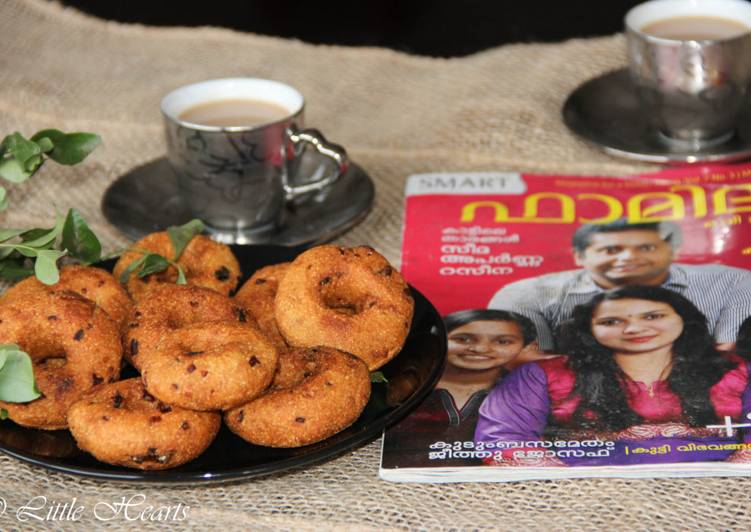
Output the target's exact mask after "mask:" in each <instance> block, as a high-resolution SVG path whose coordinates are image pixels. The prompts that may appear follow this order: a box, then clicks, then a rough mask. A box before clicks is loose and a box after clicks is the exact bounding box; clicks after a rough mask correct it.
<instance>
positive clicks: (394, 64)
mask: <svg viewBox="0 0 751 532" xmlns="http://www.w3.org/2000/svg"><path fill="white" fill-rule="evenodd" d="M623 46H624V43H623V38H622V36H620V35H617V36H613V37H608V38H599V39H587V40H572V41H568V42H565V43H561V44H554V45H547V44H546V45H535V44H531V45H512V46H504V47H500V48H496V49H492V50H488V51H485V52H482V53H479V54H476V55H473V56H470V57H466V58H461V59H448V60H447V59H430V58H418V57H409V56H406V55H403V54H399V53H396V52H392V51H388V50H381V49H368V48H344V47H333V46H313V45H307V44H303V43H300V42H296V41H290V40H282V39H276V38H269V37H260V36H256V35H248V34H241V33H236V32H231V31H227V30H221V29H213V28H201V29H182V28H174V29H163V28H159V29H156V28H145V27H140V26H125V25H119V24H114V23H110V22H104V21H100V20H96V19H93V18H89V17H86V16H84V15H82V14H80V13H78V12H76V11H72V10H67V9H63V8H62V7H60V6H59V5H57V4H54V3H48V2H45V1H42V0H29V1H25V2H24V1H21V0H2V2H0V73H1V74H2V76H1V77H0V134H5V133H7V132H11V131H14V130H18V131H21V132H23V133H25V134H27V135H28V134H31V133H33V132H34V131H36V130H37V129H41V128H45V127H56V128H59V129H64V130H71V131H72V130H84V131H95V132H98V133H100V134H101V135H102V137H103V139H104V144H103V146H102V147H100V148H99V149H98V150H97V151H96V152H95V154H94V155H93V156H92V157H91V158H90V160H87V161H86V162H85V163H84V164H83V165H80V166H77V167H74V168H68V167H60V166H57V165H54V164H52V163H51V164H49V165H47V166H46V167H45V168H44V169H43V170H42V172H41V173H40V174H38V175H37V176H35V177H34V178H33V180H32V181H30V182H27V183H25V184H23V185H19V186H11V187H9V188H11V192H10V201H11V208H10V210H9V211H8V212H7V213H3V214H2V215H0V220H1V222H0V223H2V226H3V227H14V226H20V227H31V226H39V225H48V224H50V222H51V221H52V219H53V213H54V211H53V208H52V207H51V206H52V205H55V206H56V207H57V209H59V210H61V211H63V210H65V209H67V208H68V207H69V206H75V207H76V208H78V209H79V210H80V211H81V212H82V213H83V214H84V216H85V217H86V219H87V220H89V222H90V223H91V225H92V226H93V227H94V229H95V231H96V232H97V234H99V235H101V237H102V238H103V240H104V243H105V246H106V248H107V251H112V250H114V249H117V248H119V247H122V246H124V245H126V244H127V242H128V241H127V239H126V238H125V237H124V236H123V235H122V234H120V233H119V232H118V231H117V229H115V228H113V227H112V226H110V225H108V224H107V222H106V221H105V220H104V218H103V217H102V215H101V213H100V210H99V203H100V200H101V197H102V193H103V191H104V190H105V189H106V187H107V186H108V185H109V184H110V183H111V182H112V181H114V180H115V179H116V178H117V177H118V176H119V175H121V174H123V173H124V172H126V171H128V170H129V169H131V168H133V167H134V166H137V165H139V164H142V163H144V162H146V161H149V160H151V159H154V158H156V157H158V156H160V155H162V154H163V151H164V141H163V138H162V126H161V117H160V114H159V111H158V104H159V100H160V98H161V96H162V95H163V94H164V93H166V92H167V91H169V90H171V89H173V88H175V87H178V86H180V85H182V84H185V83H188V82H193V81H198V80H202V79H207V78H214V77H228V76H254V77H268V78H273V79H278V80H280V81H283V82H286V83H289V84H291V85H294V86H296V87H297V88H299V89H300V90H301V91H302V92H303V93H304V94H305V96H306V100H307V111H306V113H307V114H306V119H307V123H308V125H310V126H314V127H317V128H320V129H321V130H323V131H324V132H325V133H326V135H327V137H329V138H330V139H331V140H333V141H335V142H338V143H341V144H343V145H344V146H345V147H346V148H347V150H348V151H349V153H350V155H351V157H352V159H353V160H354V161H356V162H357V163H358V164H360V165H362V166H363V167H364V168H365V169H366V170H367V171H368V173H369V174H370V175H371V177H372V178H373V179H374V181H375V182H376V187H377V197H376V204H375V208H374V210H373V212H372V213H371V214H370V215H369V217H368V218H367V219H366V220H365V222H364V223H362V224H361V225H360V226H358V227H357V228H356V229H354V230H353V231H351V232H349V233H348V234H347V235H345V236H344V237H342V238H341V239H340V240H339V241H340V242H342V243H345V244H360V243H368V244H370V245H373V246H374V247H376V248H377V249H379V250H381V251H382V252H384V253H385V254H386V255H387V256H388V258H389V259H391V260H392V261H398V259H399V247H400V235H401V216H402V200H403V189H404V182H405V178H406V176H407V175H409V174H412V173H416V172H426V171H450V170H520V171H525V172H555V173H568V174H591V175H608V174H613V175H615V174H619V175H621V174H628V173H632V172H636V171H643V170H649V169H652V167H647V166H639V165H634V164H631V163H628V162H623V161H620V160H617V159H613V158H611V157H609V156H606V155H604V154H601V153H600V152H598V151H597V150H595V149H593V148H591V147H589V146H587V145H586V144H584V143H582V142H580V141H579V140H577V139H575V138H574V137H573V136H572V135H570V134H569V133H568V131H567V130H566V128H565V126H564V125H563V123H562V122H561V120H560V108H561V105H562V103H563V101H564V99H565V97H566V95H567V94H568V93H569V92H570V91H571V90H573V89H574V88H575V87H576V86H577V85H578V84H579V83H581V82H582V81H584V80H586V79H588V78H591V77H593V76H596V75H598V74H600V73H602V72H604V71H607V70H610V69H613V68H618V67H620V66H622V65H623V63H624V56H623ZM0 430H2V427H1V426H0ZM379 449H380V442H379V441H376V442H373V443H371V444H369V445H366V446H364V447H362V448H360V449H357V450H355V451H354V452H352V453H350V454H347V455H345V456H343V457H340V458H338V459H336V460H332V461H330V462H328V463H325V464H321V465H318V466H314V467H311V468H308V469H306V470H301V471H294V472H290V473H286V474H281V475H275V476H270V477H267V478H262V479H257V480H253V481H249V482H245V483H238V484H232V485H225V486H209V487H176V488H164V487H154V486H148V485H133V484H127V485H126V484H116V483H104V482H97V481H92V480H86V479H81V478H75V477H70V476H66V475H62V474H54V473H49V472H47V471H45V470H42V469H38V468H34V467H30V466H27V465H24V464H22V463H19V462H17V461H16V460H14V459H11V458H8V457H6V456H0V478H2V480H3V481H2V483H1V484H0V497H2V498H4V499H5V500H6V501H7V505H8V511H7V512H6V514H5V515H3V516H0V529H3V530H8V529H13V528H15V527H18V526H19V525H20V523H17V522H16V521H15V517H14V516H13V515H14V513H15V510H16V509H17V508H18V507H19V506H21V505H23V504H25V503H27V502H28V501H29V500H30V499H31V498H32V497H34V496H37V495H46V496H47V497H48V498H49V499H56V500H58V501H61V502H69V501H70V500H71V499H72V498H73V497H76V498H77V499H78V502H79V503H80V504H83V505H84V506H85V507H86V508H87V511H86V512H85V513H84V515H83V517H82V518H81V520H80V521H79V522H78V523H75V524H65V523H57V524H56V525H52V526H53V527H55V528H57V527H59V528H61V529H68V528H69V529H74V528H76V529H80V528H82V527H83V526H84V525H92V526H94V525H100V526H101V525H102V524H103V523H98V522H96V521H95V519H94V517H93V515H92V512H91V511H90V510H91V508H92V507H93V506H94V505H95V504H96V503H97V502H100V501H110V502H112V501H118V500H120V499H121V498H122V497H123V496H125V497H126V498H127V497H130V496H132V495H138V494H143V495H145V496H146V498H147V502H148V504H151V505H154V506H162V505H172V506H175V505H177V504H178V503H181V504H182V505H188V506H189V507H190V510H189V512H188V514H187V519H186V520H185V521H184V522H183V523H182V524H177V523H174V524H173V525H172V526H173V527H174V528H179V527H180V526H182V527H185V528H196V529H205V528H207V527H209V526H211V527H216V528H219V529H225V530H236V529H249V528H250V529H253V530H266V529H269V530H270V529H288V530H321V529H336V528H347V529H356V530H357V529H365V530H369V529H379V530H381V529H407V528H410V529H414V528H420V529H431V530H435V529H508V530H520V529H530V528H532V529H547V528H550V527H551V526H555V528H557V529H582V530H595V529H601V528H605V527H608V528H616V529H631V530H655V529H665V530H686V529H706V528H707V527H708V526H710V527H712V528H721V529H734V528H743V529H747V527H748V523H747V518H746V512H747V508H748V503H749V495H748V493H750V492H751V480H748V479H660V480H657V479H648V480H596V479H595V480H575V481H555V482H552V481H549V482H525V483H515V484H454V485H418V484H392V483H387V482H383V481H381V480H379V479H378V476H377V475H378V463H379ZM107 524H108V525H109V526H110V527H113V528H123V529H125V528H130V527H132V526H134V523H131V522H129V521H126V520H125V519H115V520H113V521H111V522H109V523H107ZM34 525H38V527H39V528H42V527H44V526H49V523H48V524H47V525H44V524H42V523H33V522H31V523H26V524H25V528H27V529H28V528H29V527H33V526H34ZM137 526H138V527H139V528H141V529H143V530H156V529H158V528H160V527H162V526H163V524H162V525H160V524H159V523H154V522H148V521H147V522H140V523H138V525H137Z"/></svg>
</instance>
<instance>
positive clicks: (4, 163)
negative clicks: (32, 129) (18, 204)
mask: <svg viewBox="0 0 751 532" xmlns="http://www.w3.org/2000/svg"><path fill="white" fill-rule="evenodd" d="M101 141H102V139H101V137H100V136H99V135H96V134H94V133H82V132H81V133H63V132H62V131H60V130H58V129H43V130H41V131H38V132H37V133H35V134H34V135H33V136H32V137H31V138H30V139H26V138H24V136H23V135H21V134H20V133H18V132H15V133H11V134H10V135H7V136H6V137H5V138H4V139H3V140H2V142H0V177H2V178H4V179H6V180H7V181H10V182H11V183H23V182H24V181H26V180H27V179H28V178H30V177H31V176H32V175H34V173H35V172H36V171H37V170H39V168H40V167H41V166H42V164H44V162H45V161H46V160H47V159H48V158H49V159H52V160H53V161H55V162H57V163H59V164H64V165H68V166H70V165H74V164H78V163H80V162H81V161H83V160H84V159H85V158H86V157H87V156H88V155H89V154H90V153H91V152H92V151H94V149H95V148H96V147H97V146H98V145H99V144H100V143H101ZM7 207H8V195H7V191H6V190H5V188H4V187H2V186H0V211H2V210H5V209H6V208H7Z"/></svg>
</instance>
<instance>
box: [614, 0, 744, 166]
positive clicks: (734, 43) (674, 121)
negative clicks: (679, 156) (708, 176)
mask: <svg viewBox="0 0 751 532" xmlns="http://www.w3.org/2000/svg"><path fill="white" fill-rule="evenodd" d="M625 26H626V38H627V43H628V58H629V70H630V73H631V78H632V80H633V82H634V85H635V87H636V90H637V92H638V96H639V100H640V102H641V105H642V107H643V110H644V112H645V115H646V116H647V117H648V119H649V120H650V123H651V125H652V127H654V128H655V129H656V130H657V131H658V132H659V134H660V138H661V139H662V140H663V141H664V142H665V143H666V144H668V145H672V146H677V147H679V148H682V149H689V150H697V151H698V150H701V149H704V148H709V147H711V146H716V145H719V144H722V143H724V142H726V141H728V140H729V139H730V138H732V136H733V135H734V132H735V126H736V124H737V123H738V120H739V117H740V113H741V111H742V109H743V107H744V105H745V104H746V103H747V95H748V92H749V83H751V4H749V2H746V1H745V0H652V1H650V2H645V3H643V4H639V5H638V6H636V7H634V8H632V9H631V10H630V11H629V12H628V13H627V14H626V18H625Z"/></svg>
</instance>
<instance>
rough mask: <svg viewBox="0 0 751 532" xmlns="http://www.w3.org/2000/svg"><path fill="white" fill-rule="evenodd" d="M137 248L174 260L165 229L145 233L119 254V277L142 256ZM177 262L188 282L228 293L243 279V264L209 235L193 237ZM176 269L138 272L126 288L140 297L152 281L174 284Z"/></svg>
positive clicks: (115, 273) (129, 279)
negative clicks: (158, 231) (142, 275)
mask: <svg viewBox="0 0 751 532" xmlns="http://www.w3.org/2000/svg"><path fill="white" fill-rule="evenodd" d="M136 250H147V251H151V252H154V253H158V254H160V255H161V256H163V257H165V258H167V259H172V258H173V257H174V255H175V250H174V247H173V246H172V241H171V240H170V238H169V235H168V234H167V232H166V231H162V232H160V233H152V234H150V235H146V236H145V237H143V238H142V239H141V240H139V241H138V242H136V243H135V244H133V245H132V246H131V250H129V251H126V252H125V253H123V254H122V255H121V256H120V259H119V260H118V261H117V264H115V268H114V270H113V272H112V273H113V274H114V276H115V278H116V279H118V280H119V279H120V276H121V275H122V273H123V272H124V271H125V269H126V268H127V267H128V266H130V264H131V263H133V262H134V261H137V260H138V259H140V258H141V257H142V256H143V253H141V252H140V251H136ZM177 263H178V264H179V265H180V266H181V267H182V269H183V271H184V273H185V278H186V281H187V283H188V284H189V285H197V286H203V287H204V288H210V289H211V290H215V291H217V292H219V293H220V294H224V295H225V296H228V295H230V294H231V293H233V291H234V290H235V288H237V283H238V281H239V279H240V264H239V263H238V262H237V259H236V258H235V256H234V255H233V254H232V250H230V248H229V247H228V246H226V245H225V244H220V243H219V242H214V241H213V240H211V239H210V238H209V237H207V236H204V235H197V236H195V237H193V238H192V239H191V240H190V242H189V243H188V245H187V246H186V247H185V249H184V250H183V252H182V254H181V255H180V258H179V259H178V260H177ZM176 281H177V268H175V267H174V266H170V267H169V268H167V269H166V270H165V271H163V272H159V273H153V274H151V275H147V276H146V277H143V278H139V277H137V275H136V272H133V273H131V274H130V276H129V278H128V282H127V284H126V288H127V289H128V292H129V293H130V295H131V296H133V298H134V299H139V298H140V297H141V294H142V292H143V291H144V290H145V289H146V287H148V286H149V285H150V284H152V283H175V282H176Z"/></svg>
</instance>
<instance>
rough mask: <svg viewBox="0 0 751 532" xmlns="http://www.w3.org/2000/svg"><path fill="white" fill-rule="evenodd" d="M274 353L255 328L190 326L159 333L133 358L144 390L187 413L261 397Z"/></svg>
mask: <svg viewBox="0 0 751 532" xmlns="http://www.w3.org/2000/svg"><path fill="white" fill-rule="evenodd" d="M277 357H278V355H277V350H276V347H274V345H273V344H272V343H271V341H270V340H269V339H268V338H266V336H265V335H263V334H261V332H260V331H258V330H257V329H256V328H255V327H253V326H249V325H248V324H243V323H235V322H213V323H196V324H193V325H187V326H185V327H181V328H180V329H176V330H173V331H170V332H167V333H165V335H164V337H163V341H162V342H161V343H160V344H159V347H158V348H157V349H155V350H153V351H150V352H144V353H143V354H141V355H139V365H140V368H141V376H142V379H143V382H144V385H145V386H146V389H147V390H148V391H149V393H151V394H152V395H154V396H155V397H157V398H158V399H160V400H162V401H164V402H165V403H168V404H171V405H177V406H181V407H183V408H190V409H192V410H201V411H208V410H226V409H228V408H232V407H234V406H237V405H240V404H243V403H246V402H248V401H250V400H252V399H254V398H255V397H257V396H258V395H259V394H261V393H262V392H263V391H264V390H266V388H268V386H269V384H271V380H272V379H273V377H274V373H275V372H276V366H277Z"/></svg>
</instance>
